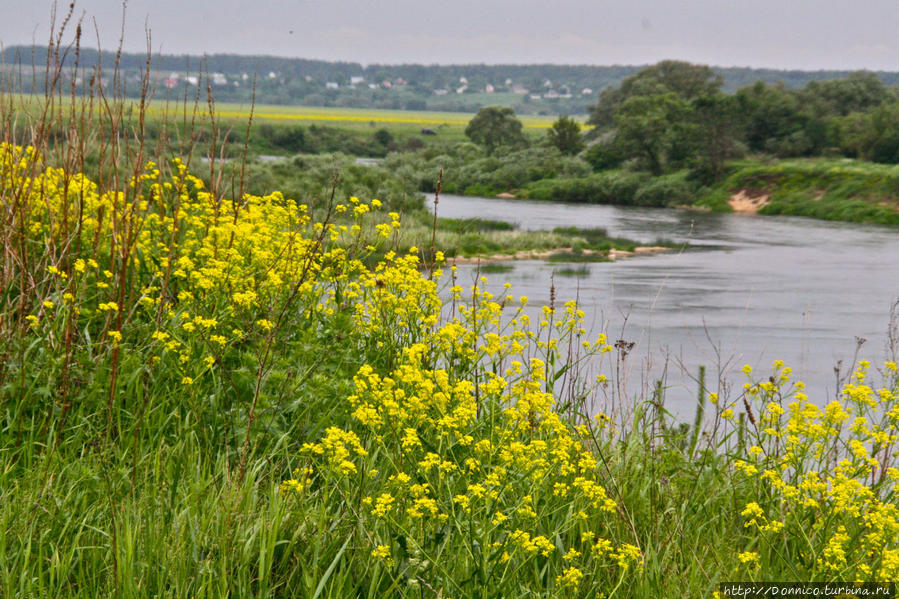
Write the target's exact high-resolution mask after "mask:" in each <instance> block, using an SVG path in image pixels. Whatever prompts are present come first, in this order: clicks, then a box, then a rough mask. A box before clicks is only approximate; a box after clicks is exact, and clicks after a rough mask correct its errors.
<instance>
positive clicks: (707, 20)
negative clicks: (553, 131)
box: [0, 0, 899, 70]
mask: <svg viewBox="0 0 899 599" xmlns="http://www.w3.org/2000/svg"><path fill="white" fill-rule="evenodd" d="M60 4H61V6H60V8H59V12H60V13H62V12H64V8H65V6H67V2H61V3H60ZM51 5H52V2H50V1H49V0H0V42H2V44H3V45H4V46H8V45H13V44H22V43H31V42H32V40H33V39H34V40H36V41H38V42H39V43H45V40H46V39H47V35H48V29H49V23H50V7H51ZM77 14H78V15H81V14H85V15H86V20H85V22H86V23H90V19H92V18H95V19H96V22H97V25H98V27H99V29H100V31H101V40H102V44H103V48H104V49H114V47H115V45H116V42H117V40H118V32H119V28H120V23H121V3H120V2H118V1H116V0H80V1H79V2H77ZM145 22H146V23H148V24H149V27H150V29H151V31H152V40H153V42H152V45H153V51H154V52H155V53H160V52H162V53H165V54H182V53H191V54H200V53H203V52H206V53H210V54H211V53H220V52H227V53H236V54H273V55H278V56H295V57H303V58H322V59H327V60H350V61H358V62H362V63H367V64H370V63H376V62H381V63H398V62H418V63H435V62H436V63H444V64H446V63H471V62H484V63H534V62H553V63H578V64H645V63H651V62H656V61H658V60H661V59H664V58H677V59H683V60H690V61H693V62H700V63H706V64H714V65H722V66H731V65H734V66H753V67H773V68H796V69H854V68H868V69H882V70H899V1H897V0H856V1H855V2H849V1H845V0H841V1H836V0H739V1H736V0H691V1H689V2H687V1H676V0H593V1H589V0H544V1H540V2H536V1H532V0H442V1H432V0H256V1H255V2H247V1H245V0H215V1H206V0H204V1H197V0H131V1H130V2H129V3H128V7H127V18H126V28H125V31H126V33H125V46H126V49H127V50H142V49H143V48H144V33H143V29H144V23H145ZM89 30H90V31H91V37H90V39H91V40H93V39H94V36H93V25H92V24H90V25H89ZM91 45H96V44H95V42H93V43H92V44H91Z"/></svg>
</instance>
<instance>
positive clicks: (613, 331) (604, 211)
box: [439, 195, 899, 416]
mask: <svg viewBox="0 0 899 599" xmlns="http://www.w3.org/2000/svg"><path fill="white" fill-rule="evenodd" d="M439 214H440V216H445V217H454V218H466V217H479V218H488V219H496V220H505V221H508V222H512V223H514V224H516V225H518V226H519V227H521V228H522V229H528V230H546V229H552V228H553V227H559V226H577V227H602V228H605V229H607V230H608V232H609V233H610V234H612V235H617V236H622V237H627V238H630V239H634V240H637V241H639V242H641V243H647V244H651V243H652V242H654V241H656V240H659V239H664V240H667V241H670V242H675V243H682V242H686V243H689V245H690V247H689V249H687V250H685V251H676V252H671V253H667V254H658V255H652V256H636V257H632V258H627V259H624V260H620V261H618V262H615V263H593V264H587V265H583V267H582V265H570V264H559V263H548V262H542V261H531V260H528V261H518V262H507V263H505V264H510V265H511V266H512V269H513V270H511V271H510V272H505V273H501V274H493V275H488V276H489V279H490V283H489V285H488V288H489V289H490V290H491V291H494V292H495V293H496V294H500V293H502V291H503V290H502V284H503V283H504V282H509V283H511V284H512V286H513V287H512V293H513V294H514V295H516V296H519V295H526V296H528V297H529V298H530V300H531V302H532V303H533V304H535V305H537V306H539V305H545V304H547V303H548V302H549V289H550V281H551V278H552V277H553V273H554V272H556V271H558V270H559V269H560V268H564V267H569V268H577V269H580V268H586V273H585V274H582V275H580V276H577V277H574V276H561V275H559V274H557V275H556V276H555V277H554V282H555V287H556V297H557V298H558V300H559V301H565V300H567V299H574V298H575V297H576V296H578V297H579V298H580V304H581V307H582V309H584V310H585V311H586V312H587V317H588V321H590V322H591V323H592V328H593V330H594V332H599V331H606V332H607V333H608V335H609V338H610V339H612V340H615V339H619V338H623V339H626V340H628V341H634V342H636V343H637V345H636V347H635V349H634V352H633V353H632V358H631V359H630V360H629V362H630V370H631V374H630V376H631V378H640V379H644V380H645V379H651V378H653V377H658V376H661V373H662V370H663V368H664V366H665V365H666V363H667V378H666V383H667V385H668V386H669V391H668V395H667V397H668V401H669V406H670V407H671V408H674V409H675V410H676V411H677V412H678V413H679V414H680V415H683V416H687V415H689V414H690V413H692V410H693V405H694V402H695V400H694V399H692V398H693V397H695V388H696V385H695V383H694V382H692V381H691V380H690V377H689V376H688V375H690V374H692V375H695V373H696V371H697V369H698V366H699V365H700V364H703V365H706V366H707V368H708V369H709V371H710V373H714V371H715V370H716V368H717V364H718V363H723V364H724V365H725V370H726V371H727V372H728V378H729V380H731V381H732V382H733V383H734V384H735V385H736V386H740V385H742V383H743V382H745V378H744V377H743V375H742V374H741V373H740V372H739V369H740V368H741V367H742V366H743V364H750V365H752V366H753V367H755V368H756V370H757V372H758V374H759V375H761V374H762V373H768V372H769V371H770V369H771V362H772V361H774V360H777V359H780V360H783V361H785V362H786V363H787V365H789V366H790V367H792V368H793V371H794V372H795V373H796V375H797V377H798V378H801V379H802V380H803V381H804V382H805V383H806V384H807V385H808V387H809V390H808V394H809V397H810V399H812V400H813V401H821V402H825V401H829V399H830V398H832V397H834V392H835V387H836V383H835V375H834V366H835V365H836V364H837V362H838V361H839V360H842V361H843V368H844V369H845V368H846V366H848V365H849V364H851V362H852V360H853V356H854V354H855V350H856V337H859V338H864V339H867V341H866V342H865V343H864V344H863V345H862V347H861V350H860V352H859V357H860V358H865V359H869V360H871V362H872V364H873V365H874V366H878V365H880V364H882V362H883V360H884V359H885V358H886V356H887V354H886V345H887V330H888V327H889V319H890V308H891V306H892V304H893V303H894V302H896V301H897V299H899V230H896V229H891V228H885V227H877V226H872V225H859V224H852V223H837V222H826V221H819V220H812V219H805V218H796V217H771V216H749V215H740V214H708V213H696V212H690V211H685V210H667V209H656V208H646V209H642V208H620V207H614V206H598V205H583V204H560V203H546V202H535V201H524V200H499V199H487V198H472V197H462V196H451V195H444V196H441V197H440V203H439ZM475 268H476V267H474V266H467V265H466V266H460V267H459V274H460V280H461V282H462V283H463V284H470V283H471V281H472V279H473V277H474V275H475ZM719 356H720V358H719ZM647 370H648V372H649V374H648V375H647ZM637 386H638V385H636V384H634V385H632V388H637Z"/></svg>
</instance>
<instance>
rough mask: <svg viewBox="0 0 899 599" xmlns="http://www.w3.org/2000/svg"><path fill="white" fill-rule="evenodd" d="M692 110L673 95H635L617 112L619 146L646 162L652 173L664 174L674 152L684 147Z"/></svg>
mask: <svg viewBox="0 0 899 599" xmlns="http://www.w3.org/2000/svg"><path fill="white" fill-rule="evenodd" d="M689 110H690V106H689V105H688V104H687V103H686V102H684V101H683V100H682V99H680V98H679V97H677V96H676V95H675V94H673V93H667V94H653V95H650V96H634V97H633V98H630V99H628V100H627V101H626V102H625V103H624V104H622V105H621V108H620V109H619V110H618V112H616V113H615V125H616V126H617V136H616V138H617V140H618V143H619V144H620V145H621V147H622V148H623V149H624V150H625V151H626V152H627V153H628V154H630V155H631V156H636V157H639V158H641V159H643V160H644V161H645V163H646V166H647V168H648V169H649V170H650V171H651V172H652V174H654V175H661V174H663V173H664V172H665V167H666V165H667V164H668V161H669V158H670V157H671V155H672V151H673V150H675V149H678V148H679V147H682V146H683V143H684V139H685V135H684V129H685V126H686V125H687V115H688V113H689Z"/></svg>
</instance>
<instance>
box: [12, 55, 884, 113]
mask: <svg viewBox="0 0 899 599" xmlns="http://www.w3.org/2000/svg"><path fill="white" fill-rule="evenodd" d="M0 56H2V61H3V63H4V65H6V67H7V68H16V69H20V68H21V69H24V70H25V71H27V70H28V69H29V68H30V66H31V65H32V64H34V65H35V66H36V67H37V71H38V72H39V73H40V72H42V70H43V68H44V65H46V64H47V49H46V48H44V47H31V46H11V47H8V48H5V49H4V50H3V52H2V55H0ZM74 58H75V56H74V52H73V51H70V52H69V53H68V55H67V56H66V57H65V60H64V64H65V65H67V66H71V65H73V64H74ZM98 60H99V61H100V62H101V64H102V66H103V68H104V71H106V72H108V71H107V70H111V69H112V67H113V66H114V65H115V62H116V55H115V53H114V52H101V53H98V52H97V51H96V50H90V49H81V51H80V55H79V64H80V66H81V67H83V68H85V69H91V68H93V67H94V66H95V65H96V64H97V62H98ZM118 63H119V67H120V69H121V71H122V72H123V73H124V74H125V77H124V80H125V85H126V93H127V94H129V95H131V94H135V93H137V92H138V85H137V74H138V73H139V71H140V70H141V69H143V68H145V66H146V63H147V57H146V55H145V54H143V53H130V52H125V53H123V54H122V55H121V56H120V57H119V61H118ZM644 68H645V65H644V66H638V65H612V66H593V65H555V64H531V65H486V64H464V65H422V64H400V65H381V64H372V65H368V66H364V65H362V64H361V63H357V62H332V61H324V60H309V59H304V58H285V57H275V56H242V55H237V54H210V55H205V56H197V55H193V56H191V55H164V54H160V55H155V56H152V60H151V70H152V71H153V72H154V73H156V75H157V78H162V79H164V78H166V77H168V76H170V75H171V74H173V73H174V74H178V75H179V76H180V79H179V82H178V89H181V90H183V85H184V80H185V77H186V76H191V75H192V76H196V77H198V78H199V79H202V78H203V77H205V76H206V75H209V74H213V73H217V74H220V75H223V76H224V77H219V78H218V80H217V83H216V82H213V88H214V90H215V95H216V97H217V98H218V99H220V100H222V101H246V100H249V99H250V97H251V96H252V93H253V85H252V84H253V81H252V79H253V77H254V76H255V77H256V97H257V101H260V102H263V103H272V104H302V105H320V106H355V107H377V108H399V109H418V110H422V109H442V110H462V111H470V112H474V111H476V110H477V109H478V108H480V107H481V106H484V105H488V104H504V105H510V106H514V107H515V108H516V111H517V112H519V113H522V112H529V113H535V112H541V113H546V114H554V113H555V114H563V113H569V114H583V113H585V112H586V111H587V108H588V106H590V105H592V104H595V102H596V98H597V96H598V94H599V93H600V92H601V91H602V90H604V89H606V88H608V87H614V86H618V85H620V84H621V83H622V81H623V80H624V79H625V78H627V77H629V76H632V75H634V74H636V73H637V72H638V71H640V70H641V69H644ZM711 69H712V71H713V72H714V73H715V74H716V75H718V76H720V78H721V90H722V91H725V92H734V91H736V90H737V89H739V88H741V87H744V86H746V85H749V84H753V83H755V82H757V81H761V82H763V83H766V84H782V85H783V86H784V87H786V88H787V89H797V88H800V87H803V86H805V85H807V84H808V83H810V82H813V81H829V80H835V79H843V78H846V77H848V76H849V75H850V74H851V72H850V71H836V70H833V71H800V70H776V69H753V68H747V67H711ZM874 76H876V77H877V78H878V79H879V80H880V81H881V82H882V83H883V84H884V85H887V86H892V85H897V84H899V72H883V71H881V72H876V73H874ZM129 77H130V81H129ZM35 82H36V83H37V85H36V89H35V90H34V91H41V85H42V82H43V79H42V78H41V77H38V78H36V79H35ZM329 84H330V85H329ZM22 85H23V87H24V89H23V90H22V91H30V88H29V86H30V85H31V82H30V80H29V78H28V77H24V78H23V81H22ZM372 86H373V87H372ZM488 94H494V95H493V96H489V95H488ZM503 94H506V95H505V96H503ZM491 98H495V100H493V101H491Z"/></svg>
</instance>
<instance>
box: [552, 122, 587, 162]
mask: <svg viewBox="0 0 899 599" xmlns="http://www.w3.org/2000/svg"><path fill="white" fill-rule="evenodd" d="M546 136H547V137H548V138H549V142H550V143H551V144H552V145H554V146H556V147H557V148H558V149H559V151H560V152H562V153H563V154H571V155H572V156H573V155H575V154H577V153H579V152H580V151H581V150H583V149H584V139H583V137H582V136H581V125H580V123H578V122H577V121H576V120H574V119H573V118H570V117H568V116H567V115H562V116H560V117H559V119H558V120H557V121H556V122H555V123H553V126H552V127H550V128H549V129H547V131H546Z"/></svg>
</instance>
